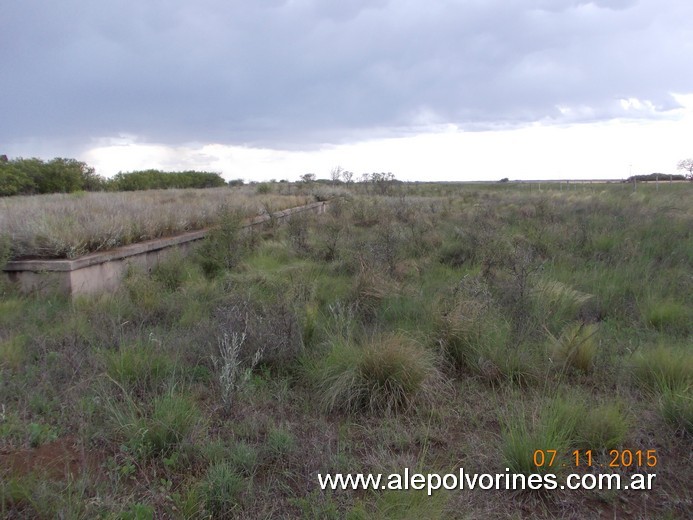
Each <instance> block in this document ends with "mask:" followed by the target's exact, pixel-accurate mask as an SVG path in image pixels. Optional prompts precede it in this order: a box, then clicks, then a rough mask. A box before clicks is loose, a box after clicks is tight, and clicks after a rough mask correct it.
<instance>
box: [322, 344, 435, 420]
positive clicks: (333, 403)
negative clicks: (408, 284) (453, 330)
mask: <svg viewBox="0 0 693 520" xmlns="http://www.w3.org/2000/svg"><path fill="white" fill-rule="evenodd" d="M314 377H315V379H316V380H317V387H318V390H319V392H320V394H321V395H322V406H323V408H324V409H325V410H327V411H337V410H340V411H344V412H348V413H353V412H360V411H368V412H385V413H389V412H397V411H401V410H406V409H407V408H409V407H410V406H411V405H412V404H413V403H414V402H416V401H417V400H422V399H423V400H426V399H432V398H433V395H434V393H435V392H436V389H438V388H440V386H441V383H440V375H439V373H438V369H437V368H436V364H435V359H434V356H433V354H432V353H431V352H429V351H428V350H427V349H425V348H424V347H423V346H421V345H420V344H419V343H417V342H415V341H413V340H411V339H409V338H407V337H404V336H401V335H397V334H392V335H388V336H383V337H376V338H373V339H371V340H369V341H366V342H364V343H361V344H357V343H354V342H349V341H345V340H336V341H334V342H333V343H332V345H331V348H330V350H329V352H328V353H327V355H326V356H325V357H324V358H323V359H321V360H319V361H318V363H317V366H315V373H314Z"/></svg>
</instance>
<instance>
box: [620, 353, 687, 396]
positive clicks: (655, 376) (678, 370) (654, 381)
mask: <svg viewBox="0 0 693 520" xmlns="http://www.w3.org/2000/svg"><path fill="white" fill-rule="evenodd" d="M632 367H633V374H634V376H635V379H636V380H637V381H638V382H639V383H640V384H641V385H643V386H644V387H645V388H647V389H649V390H654V391H657V392H667V391H675V392H676V391H681V390H682V389H685V388H690V387H691V386H693V355H692V354H691V352H690V351H689V350H688V351H687V350H685V349H682V348H671V347H665V346H658V347H656V348H654V349H649V350H646V351H643V352H641V353H640V354H639V355H637V356H636V357H635V359H634V360H633V365H632Z"/></svg>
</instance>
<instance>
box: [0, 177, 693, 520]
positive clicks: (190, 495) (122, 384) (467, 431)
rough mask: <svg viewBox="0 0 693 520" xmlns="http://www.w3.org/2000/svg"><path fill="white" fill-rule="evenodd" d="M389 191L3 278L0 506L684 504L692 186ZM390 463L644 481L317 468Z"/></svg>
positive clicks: (204, 508) (533, 509)
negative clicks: (444, 479) (423, 479)
mask: <svg viewBox="0 0 693 520" xmlns="http://www.w3.org/2000/svg"><path fill="white" fill-rule="evenodd" d="M391 188H392V189H389V190H387V191H386V192H385V193H386V194H383V195H380V194H378V193H376V192H375V191H374V192H371V193H368V192H367V191H368V190H366V189H365V188H364V187H361V186H353V187H351V190H352V194H351V195H350V196H348V197H346V198H344V199H343V200H340V201H335V202H333V203H332V204H331V205H330V208H329V211H328V214H326V215H323V216H314V215H310V216H307V215H303V216H298V217H297V218H294V219H292V220H291V221H290V222H289V223H288V224H286V225H283V226H276V225H274V226H269V227H267V228H265V229H264V230H262V231H261V232H258V233H256V234H253V235H247V234H241V233H238V230H237V228H235V227H234V225H233V222H228V223H226V224H227V225H222V226H221V227H220V228H219V230H218V231H217V232H216V233H214V234H213V235H212V236H210V237H209V239H207V241H206V243H204V244H202V245H201V249H200V253H199V254H197V255H193V256H192V257H189V258H187V259H183V258H177V259H172V260H170V261H167V263H165V264H161V265H159V267H157V268H156V269H154V270H153V272H151V273H144V272H136V271H133V272H131V273H130V274H129V275H128V278H127V279H126V281H125V283H124V285H123V287H122V289H121V290H119V291H118V292H116V293H114V294H104V295H100V296H96V297H89V298H77V299H74V300H68V299H65V298H63V297H61V296H58V295H54V296H48V297H45V296H44V297H37V296H20V295H18V294H15V293H14V292H13V289H12V288H11V287H4V288H3V289H2V291H3V292H2V297H1V298H0V473H2V480H1V483H0V516H3V517H7V518H25V517H38V518H58V517H63V518H95V517H102V518H128V519H134V518H137V519H140V518H210V517H212V518H316V519H317V518H320V519H322V518H328V519H329V518H335V519H336V518H349V519H360V518H364V519H366V518H383V519H385V518H392V519H395V518H401V519H404V518H623V517H629V518H643V519H644V518H689V515H690V511H691V508H692V507H693V497H692V493H691V488H690V482H691V478H692V477H693V450H692V449H691V448H692V447H693V444H692V441H693V350H692V345H693V341H692V337H693V334H692V333H693V237H692V236H691V234H692V233H693V185H692V184H674V185H660V186H659V189H656V188H655V186H652V185H641V186H638V187H637V191H635V192H634V191H633V188H632V186H622V185H606V184H600V185H585V186H580V187H579V189H578V188H572V189H570V190H566V189H560V187H559V186H552V187H544V188H543V189H542V190H541V191H540V190H539V189H538V186H533V187H528V186H527V185H517V184H512V183H510V184H503V185H501V184H494V185H464V184H458V185H452V184H450V185H440V184H419V185H414V184H403V185H399V186H394V187H391ZM376 191H377V190H376ZM210 262H211V263H210ZM536 450H542V453H543V454H545V455H546V454H551V453H552V450H555V452H556V460H555V462H554V464H553V465H552V466H549V465H548V459H547V460H545V461H544V463H543V465H541V467H537V466H536V464H535V463H536V462H539V463H541V457H539V456H537V455H536V453H535V452H536ZM576 450H577V456H578V458H579V462H580V465H579V466H578V467H576V466H575V456H576V455H575V453H576ZM611 450H617V452H616V455H617V461H616V462H617V464H616V467H614V468H608V465H609V463H610V462H612V460H613V459H614V455H613V454H612V453H610V452H611ZM588 451H589V452H590V455H591V459H592V466H591V467H587V465H586V461H587V454H588ZM627 452H629V453H630V454H633V455H634V459H633V460H630V459H628V457H626V455H627ZM638 453H639V454H640V460H638ZM540 455H541V454H540ZM652 457H655V459H656V464H653V462H654V461H655V459H653V458H652ZM602 464H603V465H606V466H607V468H601V467H600V465H602ZM405 468H407V469H408V470H409V471H410V472H411V473H414V472H419V473H441V474H446V473H455V474H457V473H458V471H459V468H464V470H465V472H466V473H491V474H496V473H500V474H505V473H506V468H508V469H509V470H510V472H513V473H523V474H530V473H542V474H546V473H554V474H556V475H557V477H558V478H559V480H560V479H562V478H565V477H566V476H567V475H568V474H569V473H578V474H580V475H586V474H589V473H599V472H609V473H611V472H614V473H618V474H621V475H623V476H624V478H625V477H629V476H630V475H632V474H634V473H649V474H656V479H655V480H654V485H653V487H652V489H651V490H648V491H640V490H634V489H630V490H620V491H615V490H601V491H600V490H575V491H571V490H561V489H554V490H543V491H532V490H525V491H509V490H480V489H474V490H469V489H464V490H455V491H445V490H439V491H436V492H434V493H433V495H432V496H430V497H429V496H427V494H426V492H425V490H422V491H416V490H412V489H410V490H407V491H387V490H370V491H364V490H348V491H322V490H321V489H320V487H319V486H318V478H317V475H318V474H319V473H320V474H323V475H324V474H325V473H328V472H332V473H338V472H339V473H368V472H372V473H382V474H390V473H400V474H401V473H404V471H405Z"/></svg>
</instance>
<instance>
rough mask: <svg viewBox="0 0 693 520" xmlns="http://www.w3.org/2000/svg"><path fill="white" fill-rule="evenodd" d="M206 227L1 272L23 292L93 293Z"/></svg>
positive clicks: (261, 220) (195, 238)
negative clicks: (130, 269) (70, 258)
mask: <svg viewBox="0 0 693 520" xmlns="http://www.w3.org/2000/svg"><path fill="white" fill-rule="evenodd" d="M327 204H328V203H327V202H314V203H312V204H307V205H305V206H299V207H296V208H290V209H285V210H283V211H277V212H276V213H272V214H271V215H268V214H266V215H261V216H259V217H255V218H252V219H248V220H247V221H246V222H245V223H244V225H243V227H244V228H246V229H252V228H253V227H255V226H261V225H263V224H265V223H266V222H269V221H270V220H276V221H283V220H285V219H287V218H289V217H290V216H291V215H294V214H296V213H301V212H305V211H309V212H313V213H317V214H322V213H324V212H325V209H326V207H327ZM207 233H208V230H206V229H205V230H200V231H191V232H189V233H184V234H181V235H176V236H173V237H167V238H160V239H156V240H148V241H146V242H140V243H137V244H131V245H128V246H123V247H119V248H117V249H113V250H110V251H104V252H97V253H92V254H89V255H85V256H82V257H79V258H75V259H74V260H17V261H11V262H8V263H7V265H6V266H5V268H4V269H3V270H4V271H5V274H6V275H7V276H9V279H10V280H11V281H12V282H14V283H17V284H19V286H20V290H21V291H22V292H25V293H29V292H35V291H38V292H44V291H53V290H57V291H59V292H61V293H63V294H68V295H76V294H95V293H99V292H102V291H113V290H115V289H117V288H118V287H119V286H120V283H121V281H122V279H123V276H125V273H126V272H127V270H128V268H129V267H130V266H136V267H140V268H144V269H147V270H150V269H151V268H152V267H154V266H155V265H156V264H157V263H159V261H160V260H161V259H163V258H165V257H166V256H167V255H168V254H170V253H171V252H173V251H178V252H181V253H183V254H186V253H188V252H190V250H192V249H193V247H194V246H195V244H196V243H197V242H199V241H200V240H201V239H203V238H205V236H207Z"/></svg>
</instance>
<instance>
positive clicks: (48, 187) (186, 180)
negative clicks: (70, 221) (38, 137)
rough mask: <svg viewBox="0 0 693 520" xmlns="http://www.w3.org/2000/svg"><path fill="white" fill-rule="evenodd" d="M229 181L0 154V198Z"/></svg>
mask: <svg viewBox="0 0 693 520" xmlns="http://www.w3.org/2000/svg"><path fill="white" fill-rule="evenodd" d="M224 185H226V182H225V181H224V179H223V178H222V177H221V175H220V174H218V173H213V172H201V171H192V170H190V171H184V172H165V171H161V170H143V171H134V172H127V173H123V172H121V173H118V174H117V175H115V176H114V177H113V178H112V179H105V178H104V177H102V176H100V175H97V174H96V172H95V171H94V168H92V167H91V166H89V165H88V164H86V163H84V162H81V161H78V160H76V159H65V158H60V157H56V158H55V159H52V160H50V161H44V160H42V159H37V158H31V159H24V158H17V159H8V158H7V156H6V155H0V197H3V196H4V197H6V196H11V195H35V194H43V193H73V192H76V191H134V190H151V189H166V188H214V187H218V186H224Z"/></svg>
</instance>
